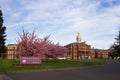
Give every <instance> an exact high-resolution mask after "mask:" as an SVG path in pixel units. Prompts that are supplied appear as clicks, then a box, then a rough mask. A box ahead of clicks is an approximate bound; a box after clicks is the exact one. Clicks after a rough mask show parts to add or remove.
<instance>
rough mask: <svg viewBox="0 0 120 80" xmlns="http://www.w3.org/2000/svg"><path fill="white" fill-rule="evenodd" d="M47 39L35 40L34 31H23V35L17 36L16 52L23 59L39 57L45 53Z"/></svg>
mask: <svg viewBox="0 0 120 80" xmlns="http://www.w3.org/2000/svg"><path fill="white" fill-rule="evenodd" d="M48 38H49V36H47V37H44V38H43V39H41V38H37V36H36V35H35V31H33V32H32V33H29V32H27V31H26V32H25V31H24V30H23V34H22V35H19V38H18V40H17V43H18V46H17V47H18V48H17V51H18V53H19V54H20V56H24V57H31V56H40V55H41V54H43V53H46V52H47V50H46V49H47V48H46V46H47V44H48V43H49V40H48Z"/></svg>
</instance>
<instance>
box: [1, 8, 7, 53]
mask: <svg viewBox="0 0 120 80" xmlns="http://www.w3.org/2000/svg"><path fill="white" fill-rule="evenodd" d="M2 15H3V14H2V11H1V10H0V54H1V53H5V52H6V47H5V40H6V39H5V37H6V35H5V30H6V27H5V26H3V22H4V20H3V16H2Z"/></svg>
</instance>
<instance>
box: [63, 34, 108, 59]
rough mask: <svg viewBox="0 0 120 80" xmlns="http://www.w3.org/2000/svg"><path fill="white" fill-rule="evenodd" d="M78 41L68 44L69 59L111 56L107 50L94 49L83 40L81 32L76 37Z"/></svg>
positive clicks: (67, 55) (67, 54) (67, 56)
mask: <svg viewBox="0 0 120 80" xmlns="http://www.w3.org/2000/svg"><path fill="white" fill-rule="evenodd" d="M76 40H77V42H76V43H71V44H68V45H66V46H65V47H66V48H67V49H68V53H66V54H65V56H66V58H67V59H74V60H80V59H91V58H109V57H108V51H107V50H100V49H99V50H98V49H92V48H91V45H88V44H86V42H82V38H81V35H80V33H78V35H77V37H76Z"/></svg>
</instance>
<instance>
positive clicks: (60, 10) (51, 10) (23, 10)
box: [2, 0, 120, 48]
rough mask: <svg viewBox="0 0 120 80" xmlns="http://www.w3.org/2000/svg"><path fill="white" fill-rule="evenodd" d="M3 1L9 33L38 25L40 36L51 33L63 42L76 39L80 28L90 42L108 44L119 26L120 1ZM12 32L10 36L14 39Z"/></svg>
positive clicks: (94, 44) (54, 37)
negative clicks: (17, 3)
mask: <svg viewBox="0 0 120 80" xmlns="http://www.w3.org/2000/svg"><path fill="white" fill-rule="evenodd" d="M17 1H18V0H17ZM2 2H3V3H4V5H2V6H4V7H5V9H4V13H5V20H6V21H5V25H7V28H8V30H7V33H8V34H9V33H10V34H14V33H16V31H19V29H21V27H22V26H23V27H26V29H28V30H30V29H33V28H34V27H35V28H36V33H37V34H38V35H39V36H41V35H42V36H45V35H49V34H51V37H50V38H51V39H53V41H55V42H60V43H61V44H62V45H66V44H68V43H72V42H75V37H76V35H77V32H80V33H81V36H82V37H83V40H85V41H87V43H88V44H91V45H92V46H94V47H96V48H108V47H109V46H110V45H111V44H112V42H113V41H114V37H115V35H116V34H117V29H118V27H119V26H120V23H119V21H120V14H119V13H120V5H118V4H117V5H116V4H113V1H112V0H111V1H108V4H109V6H107V7H106V5H107V3H106V2H107V0H106V1H105V0H100V1H98V0H20V1H18V2H19V6H16V7H12V6H11V4H12V5H14V4H16V3H14V2H13V0H10V1H9V2H8V1H6V2H5V1H3V0H2ZM15 2H16V1H15ZM6 3H7V4H8V5H5V4H6ZM103 3H105V4H104V5H103ZM21 5H22V6H21ZM7 12H9V13H7ZM7 16H8V17H7ZM12 28H15V31H13V30H14V29H12ZM10 34H9V35H8V39H10V40H12V38H9V37H10ZM13 36H15V37H16V34H15V35H13ZM10 40H9V41H10ZM106 42H108V43H106ZM103 44H104V45H103Z"/></svg>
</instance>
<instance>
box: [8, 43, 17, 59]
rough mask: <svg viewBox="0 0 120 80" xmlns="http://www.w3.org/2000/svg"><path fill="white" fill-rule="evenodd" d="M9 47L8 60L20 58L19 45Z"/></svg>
mask: <svg viewBox="0 0 120 80" xmlns="http://www.w3.org/2000/svg"><path fill="white" fill-rule="evenodd" d="M6 47H7V56H6V57H7V59H16V58H17V57H18V54H17V45H16V44H9V45H7V46H6Z"/></svg>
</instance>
